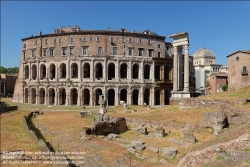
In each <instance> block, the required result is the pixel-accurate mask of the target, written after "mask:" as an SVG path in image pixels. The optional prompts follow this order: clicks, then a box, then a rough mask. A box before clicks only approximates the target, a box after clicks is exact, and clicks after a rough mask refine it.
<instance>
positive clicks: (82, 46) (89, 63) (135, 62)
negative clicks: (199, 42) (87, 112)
mask: <svg viewBox="0 0 250 167" xmlns="http://www.w3.org/2000/svg"><path fill="white" fill-rule="evenodd" d="M171 47H172V46H171V43H168V42H165V37H164V36H159V35H157V34H156V33H153V32H151V31H149V30H146V31H144V32H136V31H132V32H128V31H127V30H126V29H123V28H122V29H120V30H119V31H111V30H110V28H108V30H81V29H80V27H79V26H73V27H64V28H59V29H55V30H54V33H53V34H45V35H42V33H41V32H39V34H38V36H31V37H28V38H24V39H22V58H21V62H20V70H19V75H18V79H17V82H16V86H15V92H14V97H13V100H14V101H18V102H21V103H29V104H44V105H79V106H82V105H90V106H95V105H98V98H99V95H100V94H102V95H104V97H105V99H107V101H108V105H118V104H119V101H125V102H126V103H128V104H132V105H142V104H145V103H146V104H147V105H167V104H169V103H170V101H169V99H170V96H171V91H172V89H173V59H172V54H171V52H172V51H171Z"/></svg>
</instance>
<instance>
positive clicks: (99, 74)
mask: <svg viewBox="0 0 250 167" xmlns="http://www.w3.org/2000/svg"><path fill="white" fill-rule="evenodd" d="M102 71H103V69H102V63H96V65H95V77H96V78H98V79H99V78H102V77H103V72H102Z"/></svg>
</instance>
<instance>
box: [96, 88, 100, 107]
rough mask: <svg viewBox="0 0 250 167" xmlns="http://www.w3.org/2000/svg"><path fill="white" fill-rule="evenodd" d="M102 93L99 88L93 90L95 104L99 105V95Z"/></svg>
mask: <svg viewBox="0 0 250 167" xmlns="http://www.w3.org/2000/svg"><path fill="white" fill-rule="evenodd" d="M100 95H102V90H101V89H96V90H95V105H96V106H98V105H99V102H98V101H99V96H100Z"/></svg>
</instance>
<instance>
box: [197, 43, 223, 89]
mask: <svg viewBox="0 0 250 167" xmlns="http://www.w3.org/2000/svg"><path fill="white" fill-rule="evenodd" d="M215 60H216V57H215V54H214V53H213V52H212V51H211V50H209V49H207V48H201V49H199V50H198V51H196V52H195V53H194V54H193V64H194V68H195V77H196V92H198V93H202V90H203V91H205V88H206V82H210V76H212V75H213V74H217V73H220V72H224V73H227V66H223V65H221V64H216V63H215ZM215 90H217V88H216V89H215Z"/></svg>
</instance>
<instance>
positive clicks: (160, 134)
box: [154, 127, 165, 137]
mask: <svg viewBox="0 0 250 167" xmlns="http://www.w3.org/2000/svg"><path fill="white" fill-rule="evenodd" d="M154 134H155V136H157V137H164V135H165V129H164V128H163V127H157V128H156V129H155V131H154Z"/></svg>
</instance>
